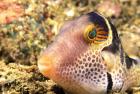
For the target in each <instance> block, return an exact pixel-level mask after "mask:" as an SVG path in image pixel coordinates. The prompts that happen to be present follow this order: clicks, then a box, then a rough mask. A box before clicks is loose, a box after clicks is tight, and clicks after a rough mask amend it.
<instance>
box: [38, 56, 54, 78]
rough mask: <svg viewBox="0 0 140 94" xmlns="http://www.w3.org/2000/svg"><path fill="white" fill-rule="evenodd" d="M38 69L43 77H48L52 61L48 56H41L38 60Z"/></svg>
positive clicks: (51, 68)
mask: <svg viewBox="0 0 140 94" xmlns="http://www.w3.org/2000/svg"><path fill="white" fill-rule="evenodd" d="M37 63H38V69H39V71H40V72H41V73H42V74H43V75H44V76H47V77H48V76H50V75H51V73H52V70H53V59H52V58H51V57H50V56H49V55H42V56H40V58H39V59H38V62H37Z"/></svg>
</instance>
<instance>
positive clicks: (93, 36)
mask: <svg viewBox="0 0 140 94" xmlns="http://www.w3.org/2000/svg"><path fill="white" fill-rule="evenodd" d="M88 37H89V39H94V38H95V37H96V29H95V28H93V29H92V30H91V31H89V33H88Z"/></svg>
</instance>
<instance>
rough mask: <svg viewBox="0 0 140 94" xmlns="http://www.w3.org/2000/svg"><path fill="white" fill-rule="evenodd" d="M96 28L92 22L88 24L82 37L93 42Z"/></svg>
mask: <svg viewBox="0 0 140 94" xmlns="http://www.w3.org/2000/svg"><path fill="white" fill-rule="evenodd" d="M96 34H97V32H96V28H95V25H94V24H90V25H88V26H87V27H86V29H85V32H84V37H85V39H86V40H87V41H89V42H93V41H94V39H95V37H96Z"/></svg>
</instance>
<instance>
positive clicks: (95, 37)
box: [84, 24, 108, 44]
mask: <svg viewBox="0 0 140 94" xmlns="http://www.w3.org/2000/svg"><path fill="white" fill-rule="evenodd" d="M84 37H85V39H86V40H87V41H88V42H90V43H97V44H98V43H102V42H104V41H105V40H107V38H108V32H107V31H105V30H104V29H103V28H102V27H100V26H98V25H95V24H90V25H88V26H87V27H86V28H85V31H84Z"/></svg>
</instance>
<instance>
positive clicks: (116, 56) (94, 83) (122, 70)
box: [38, 12, 140, 94]
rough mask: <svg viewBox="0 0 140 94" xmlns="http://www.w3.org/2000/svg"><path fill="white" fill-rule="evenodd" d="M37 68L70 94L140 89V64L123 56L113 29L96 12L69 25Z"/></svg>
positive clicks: (40, 58) (124, 54)
mask: <svg viewBox="0 0 140 94" xmlns="http://www.w3.org/2000/svg"><path fill="white" fill-rule="evenodd" d="M128 46H129V45H128ZM38 67H39V70H40V72H41V73H42V74H43V75H44V76H46V77H49V78H50V79H52V80H53V81H55V82H56V83H58V85H60V86H61V87H62V88H64V90H65V91H66V92H67V93H68V94H109V93H112V92H122V93H123V92H125V91H127V90H128V89H130V88H131V87H135V86H139V85H140V65H139V63H138V62H137V61H136V60H134V59H132V58H130V57H129V56H128V55H127V54H126V53H125V52H124V50H123V47H122V45H121V41H120V38H119V36H118V34H117V30H116V28H115V27H114V25H113V24H112V23H111V22H110V21H109V20H108V19H107V18H105V17H104V16H102V15H101V14H99V13H96V12H91V13H88V14H84V15H82V16H80V17H77V18H75V19H74V20H71V21H67V22H66V23H65V24H64V25H63V26H62V28H61V29H60V33H59V34H58V35H57V36H56V38H55V40H54V42H53V43H52V44H51V45H49V47H48V48H47V49H45V50H44V51H42V52H41V55H40V56H39V59H38Z"/></svg>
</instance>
